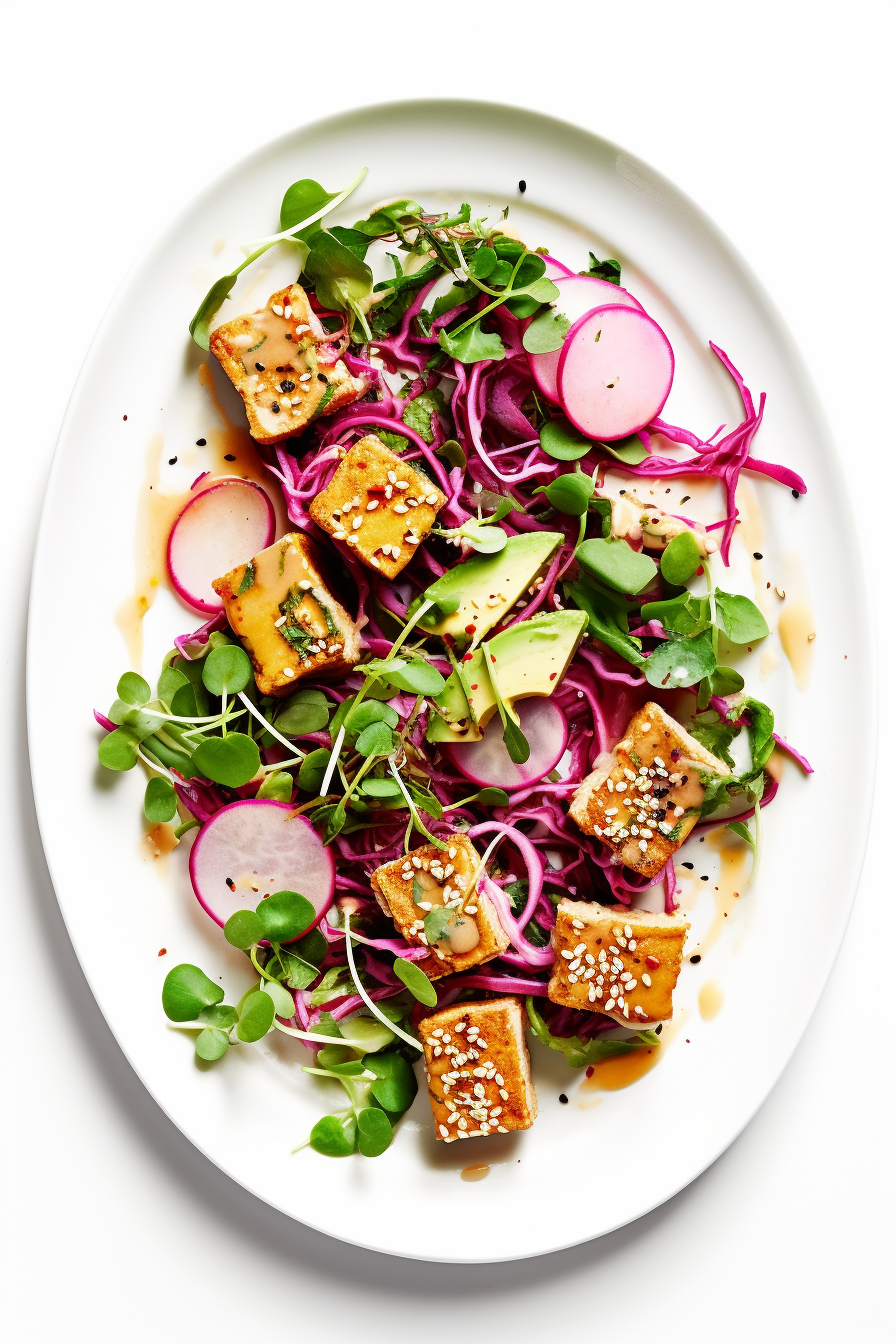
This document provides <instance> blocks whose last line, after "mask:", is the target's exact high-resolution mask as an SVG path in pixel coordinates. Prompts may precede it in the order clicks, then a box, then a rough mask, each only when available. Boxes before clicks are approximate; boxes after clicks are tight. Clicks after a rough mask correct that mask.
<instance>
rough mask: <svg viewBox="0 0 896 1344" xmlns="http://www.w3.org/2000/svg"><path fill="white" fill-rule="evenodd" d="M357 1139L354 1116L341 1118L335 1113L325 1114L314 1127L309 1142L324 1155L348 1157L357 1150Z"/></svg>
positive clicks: (316, 1150)
mask: <svg viewBox="0 0 896 1344" xmlns="http://www.w3.org/2000/svg"><path fill="white" fill-rule="evenodd" d="M356 1140H357V1123H356V1121H355V1119H354V1116H352V1117H350V1118H346V1119H344V1120H339V1119H337V1117H336V1116H335V1115H325V1116H324V1117H323V1119H322V1120H318V1122H317V1124H316V1125H315V1126H314V1128H313V1129H312V1131H311V1138H310V1139H309V1143H310V1144H311V1147H312V1148H313V1149H314V1151H315V1152H317V1153H321V1154H322V1155H323V1156H324V1157H348V1156H349V1154H350V1153H353V1152H354V1151H355V1143H356Z"/></svg>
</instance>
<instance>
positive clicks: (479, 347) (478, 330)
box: [439, 321, 504, 364]
mask: <svg viewBox="0 0 896 1344" xmlns="http://www.w3.org/2000/svg"><path fill="white" fill-rule="evenodd" d="M439 345H440V346H441V347H442V349H443V350H444V351H445V353H446V354H448V355H450V356H451V358H452V359H456V360H458V361H459V362H460V363H461V364H480V363H481V362H482V361H483V360H486V359H503V358H504V342H503V341H502V340H501V337H500V336H499V335H498V333H497V332H495V331H488V332H486V331H483V330H482V323H481V322H479V321H476V322H473V323H472V324H471V325H470V326H465V327H464V329H463V330H462V331H460V332H459V333H458V334H455V333H454V332H450V331H447V330H446V329H445V328H444V327H443V328H442V330H441V331H440V332H439Z"/></svg>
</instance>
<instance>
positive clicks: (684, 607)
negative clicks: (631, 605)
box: [641, 593, 712, 635]
mask: <svg viewBox="0 0 896 1344" xmlns="http://www.w3.org/2000/svg"><path fill="white" fill-rule="evenodd" d="M641 619H642V621H644V622H645V623H646V622H647V621H659V622H660V624H661V625H662V626H663V629H664V630H668V631H670V632H674V633H675V634H678V635H699V634H700V633H702V631H704V630H708V629H709V627H710V625H711V624H712V621H711V620H710V615H709V598H708V597H694V595H693V594H692V593H682V594H681V595H680V596H679V597H672V598H669V599H668V600H667V601H665V602H645V604H644V606H643V607H642V608H641Z"/></svg>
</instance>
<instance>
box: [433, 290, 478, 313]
mask: <svg viewBox="0 0 896 1344" xmlns="http://www.w3.org/2000/svg"><path fill="white" fill-rule="evenodd" d="M479 292H480V291H479V290H478V289H477V288H476V286H475V285H471V284H466V285H452V286H451V288H450V289H449V290H448V291H447V292H446V293H445V294H440V295H439V297H438V298H437V299H436V301H435V303H434V304H433V306H432V309H431V310H430V314H429V316H430V319H431V320H432V321H434V320H435V319H436V318H437V317H444V316H445V314H446V313H450V312H451V310H452V308H460V307H461V306H462V305H463V304H465V303H469V302H470V300H471V299H475V298H476V295H477V294H478V293H479Z"/></svg>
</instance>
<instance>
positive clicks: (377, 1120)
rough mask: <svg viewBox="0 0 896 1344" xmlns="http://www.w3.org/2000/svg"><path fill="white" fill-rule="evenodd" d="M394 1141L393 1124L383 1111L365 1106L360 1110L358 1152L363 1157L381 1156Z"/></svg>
mask: <svg viewBox="0 0 896 1344" xmlns="http://www.w3.org/2000/svg"><path fill="white" fill-rule="evenodd" d="M391 1142H392V1126H391V1124H390V1123H389V1118H388V1116H387V1115H385V1113H384V1112H383V1111H380V1110H377V1109H375V1108H374V1107H373V1106H365V1107H364V1109H363V1110H362V1111H359V1112H358V1152H359V1153H360V1154H361V1155H362V1157H379V1155H380V1153H384V1152H385V1151H386V1149H387V1148H388V1147H389V1144H390V1143H391Z"/></svg>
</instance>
